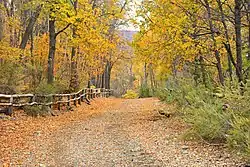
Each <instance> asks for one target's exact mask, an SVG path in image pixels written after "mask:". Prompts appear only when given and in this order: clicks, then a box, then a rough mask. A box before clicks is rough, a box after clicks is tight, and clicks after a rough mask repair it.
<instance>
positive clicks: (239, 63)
mask: <svg viewBox="0 0 250 167" xmlns="http://www.w3.org/2000/svg"><path fill="white" fill-rule="evenodd" d="M241 6H242V1H241V0H235V11H234V14H235V34H236V57H237V59H236V66H237V68H238V79H239V82H242V81H243V74H242V39H241Z"/></svg>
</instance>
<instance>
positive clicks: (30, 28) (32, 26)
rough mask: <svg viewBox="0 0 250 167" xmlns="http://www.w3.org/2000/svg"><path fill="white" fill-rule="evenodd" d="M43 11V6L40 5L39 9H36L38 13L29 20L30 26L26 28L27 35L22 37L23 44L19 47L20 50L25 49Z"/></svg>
mask: <svg viewBox="0 0 250 167" xmlns="http://www.w3.org/2000/svg"><path fill="white" fill-rule="evenodd" d="M41 10H42V6H41V5H39V6H38V7H37V8H36V11H35V13H33V14H32V15H31V17H30V19H29V24H28V26H27V27H26V30H25V33H24V35H23V37H22V41H21V44H20V46H19V48H20V49H25V47H26V45H27V42H28V40H29V36H30V35H31V33H32V31H33V28H34V25H35V23H36V21H37V19H38V17H39V15H40V13H41Z"/></svg>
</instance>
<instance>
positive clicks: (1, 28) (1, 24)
mask: <svg viewBox="0 0 250 167" xmlns="http://www.w3.org/2000/svg"><path fill="white" fill-rule="evenodd" d="M2 3H3V2H2V0H0V5H2ZM4 22H5V21H4V12H3V11H2V10H0V41H2V40H3V35H4V34H3V32H4Z"/></svg>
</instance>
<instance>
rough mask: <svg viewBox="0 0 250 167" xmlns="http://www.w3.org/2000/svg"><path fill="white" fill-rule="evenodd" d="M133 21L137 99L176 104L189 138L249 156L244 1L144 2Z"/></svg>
mask: <svg viewBox="0 0 250 167" xmlns="http://www.w3.org/2000/svg"><path fill="white" fill-rule="evenodd" d="M133 22H134V23H135V24H137V25H138V26H139V29H140V31H139V32H138V33H137V34H136V35H135V38H134V41H133V43H132V46H133V48H134V54H135V59H134V62H135V64H136V68H135V73H136V74H137V75H139V76H140V77H141V78H142V79H141V88H140V91H139V92H140V94H141V95H140V96H141V97H143V96H158V97H159V98H160V99H161V100H163V101H165V102H167V103H171V104H175V105H177V110H178V112H180V113H181V115H182V116H183V119H184V120H185V121H186V122H187V123H188V124H189V125H190V132H188V133H187V135H186V137H187V138H189V139H198V140H200V139H202V140H204V141H206V142H208V143H221V142H222V143H225V144H226V145H227V146H228V147H229V148H231V149H232V150H234V151H235V152H236V153H239V154H242V155H245V156H247V157H248V158H249V155H250V140H249V139H250V110H249V109H250V106H249V104H250V103H249V100H250V96H249V95H250V87H249V86H250V85H249V81H250V80H249V79H250V76H249V73H250V1H249V0H175V1H171V0H147V1H142V3H141V4H140V5H139V6H138V7H137V19H134V20H133Z"/></svg>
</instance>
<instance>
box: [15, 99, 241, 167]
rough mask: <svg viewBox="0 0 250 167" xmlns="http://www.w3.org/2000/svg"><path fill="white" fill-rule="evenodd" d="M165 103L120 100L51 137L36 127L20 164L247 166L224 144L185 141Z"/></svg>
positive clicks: (178, 125)
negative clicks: (162, 111) (161, 112)
mask: <svg viewBox="0 0 250 167" xmlns="http://www.w3.org/2000/svg"><path fill="white" fill-rule="evenodd" d="M100 107H101V106H100ZM161 107H162V104H160V102H159V101H158V100H157V99H153V98H149V99H136V100H122V99H121V100H118V101H117V103H116V104H115V105H113V106H111V107H109V108H108V109H107V108H106V109H104V110H103V111H102V112H98V113H94V114H92V115H91V116H90V117H88V119H86V120H84V121H76V122H74V121H73V122H72V123H70V124H68V125H67V126H64V127H61V128H60V129H58V130H57V131H55V132H54V133H53V134H49V135H48V134H47V135H46V136H47V137H46V139H44V137H43V134H42V133H41V134H40V132H36V133H35V134H34V135H35V136H36V140H33V141H32V142H33V143H32V145H33V149H32V150H30V152H29V156H28V158H27V159H26V160H25V163H23V164H22V165H20V166H40V167H43V166H58V167H63V166H65V167H68V166H69V167H71V166H81V167H82V166H84V167H85V166H87V167H126V166H128V167H130V166H131V167H133V166H134V167H141V166H143V167H147V166H148V167H157V166H158V167H164V166H166V167H174V166H176V167H177V166H178V167H185V166H187V167H192V166H195V167H196V166H197V167H206V166H207V167H213V166H225V167H227V166H228V167H234V166H244V165H243V163H241V162H240V161H241V160H239V159H237V158H233V157H232V156H231V155H230V154H229V153H228V152H227V151H226V149H225V148H224V147H223V146H209V145H205V144H200V143H197V142H185V141H183V139H182V138H181V136H182V134H183V133H184V131H185V129H186V127H185V126H184V123H182V122H181V121H180V120H178V118H174V117H173V118H171V117H170V118H167V117H164V116H161V115H159V113H158V112H157V110H156V109H158V108H161ZM40 138H43V140H41V139H40ZM18 156H19V155H18V153H17V155H16V157H18Z"/></svg>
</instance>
